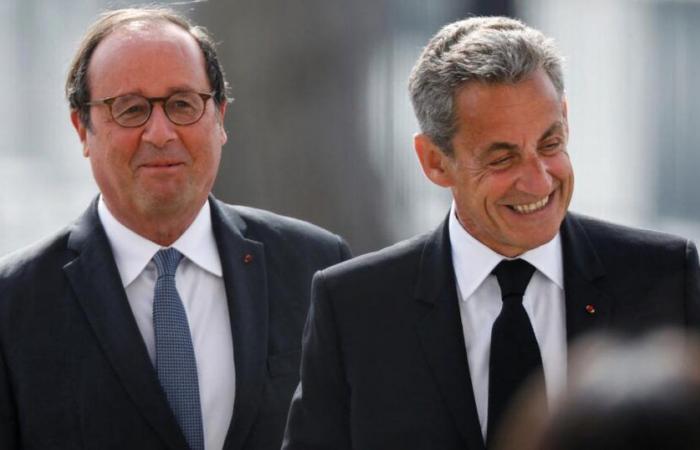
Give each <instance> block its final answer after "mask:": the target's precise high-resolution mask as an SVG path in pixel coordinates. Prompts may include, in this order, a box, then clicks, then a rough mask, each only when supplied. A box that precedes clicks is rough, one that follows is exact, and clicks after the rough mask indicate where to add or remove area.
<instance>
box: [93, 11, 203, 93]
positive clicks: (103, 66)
mask: <svg viewBox="0 0 700 450" xmlns="http://www.w3.org/2000/svg"><path fill="white" fill-rule="evenodd" d="M204 67H205V63H204V55H203V54H202V51H201V49H200V47H199V45H198V43H197V41H196V40H195V39H194V38H193V37H192V36H191V35H190V34H189V33H188V32H187V31H186V30H184V29H182V28H180V27H179V26H177V25H175V24H173V23H170V22H165V21H158V22H130V23H127V24H125V25H123V26H121V27H119V28H117V29H116V30H115V31H113V32H112V33H110V34H109V35H108V36H107V37H105V38H104V39H103V40H102V42H100V43H99V44H98V45H97V48H96V49H95V51H94V53H93V55H92V59H91V61H90V64H89V66H88V81H89V84H90V91H91V96H92V97H93V98H102V97H107V96H115V95H121V94H125V93H140V94H143V95H147V96H160V95H166V94H168V93H170V92H172V91H175V90H182V89H191V90H196V91H208V90H209V89H210V86H209V82H208V78H207V74H206V71H205V68H204Z"/></svg>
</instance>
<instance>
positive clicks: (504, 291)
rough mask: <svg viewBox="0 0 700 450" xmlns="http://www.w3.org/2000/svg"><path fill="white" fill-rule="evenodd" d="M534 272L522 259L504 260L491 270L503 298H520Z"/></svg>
mask: <svg viewBox="0 0 700 450" xmlns="http://www.w3.org/2000/svg"><path fill="white" fill-rule="evenodd" d="M534 272H535V268H534V267H533V266H532V265H531V264H530V263H529V262H527V261H525V260H523V259H513V260H506V259H504V260H503V261H501V262H500V263H498V265H497V266H496V268H495V269H493V274H494V275H496V278H497V279H498V285H499V286H500V287H501V296H502V297H503V298H506V297H510V296H517V297H520V298H522V296H523V294H524V293H525V289H526V288H527V284H528V283H529V282H530V278H532V274H533V273H534Z"/></svg>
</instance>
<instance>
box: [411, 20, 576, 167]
mask: <svg viewBox="0 0 700 450" xmlns="http://www.w3.org/2000/svg"><path fill="white" fill-rule="evenodd" d="M562 65H563V58H562V57H561V55H560V54H559V51H558V50H557V48H556V46H555V45H554V41H553V40H552V39H550V38H547V37H546V36H545V35H544V34H542V33H541V32H540V31H537V30H535V29H533V28H530V27H528V26H526V25H525V24H523V23H522V22H520V21H518V20H515V19H510V18H507V17H471V18H469V19H464V20H460V21H458V22H454V23H451V24H449V25H446V26H445V27H443V28H442V29H441V30H440V31H439V32H438V33H437V34H436V35H435V36H434V37H433V38H432V39H431V40H430V42H428V45H427V46H426V47H425V49H423V52H422V53H421V55H420V57H419V58H418V61H417V62H416V64H415V66H413V70H412V71H411V76H410V78H409V92H410V94H411V101H412V103H413V109H414V111H415V113H416V117H417V118H418V123H419V124H420V128H421V131H422V132H423V133H424V134H426V135H427V136H428V137H429V138H430V139H431V140H432V141H433V143H434V144H435V145H437V146H438V147H439V148H440V149H441V150H442V151H443V152H444V153H445V154H447V155H451V154H452V152H453V149H452V138H453V137H454V134H455V132H456V131H457V118H456V117H455V115H456V111H455V106H454V96H455V93H456V91H457V89H458V88H459V87H461V86H462V85H464V83H467V82H470V81H480V82H485V83H517V82H518V81H521V80H523V79H525V78H526V77H527V76H528V75H531V74H532V73H533V72H535V71H536V70H538V69H540V68H542V69H544V71H545V72H546V73H547V75H548V76H549V78H550V80H551V81H552V84H553V85H554V88H555V89H556V90H557V92H558V93H559V95H560V96H562V95H563V94H564V78H563V75H562Z"/></svg>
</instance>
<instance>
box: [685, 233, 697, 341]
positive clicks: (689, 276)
mask: <svg viewBox="0 0 700 450" xmlns="http://www.w3.org/2000/svg"><path fill="white" fill-rule="evenodd" d="M685 309H686V320H687V325H688V328H689V329H690V330H692V331H695V332H700V266H699V265H698V250H697V248H696V247H695V244H693V243H692V242H690V241H688V243H687V245H686V250H685Z"/></svg>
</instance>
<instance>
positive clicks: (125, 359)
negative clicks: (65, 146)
mask: <svg viewBox="0 0 700 450" xmlns="http://www.w3.org/2000/svg"><path fill="white" fill-rule="evenodd" d="M209 200H210V205H211V215H212V228H213V230H214V236H215V238H216V242H217V247H218V251H219V255H220V258H221V264H222V267H223V273H224V286H225V290H226V297H227V301H228V307H229V315H230V320H231V332H232V337H233V343H234V347H235V351H234V360H235V366H236V399H235V403H234V413H233V416H232V419H231V424H230V426H229V431H228V435H227V438H226V442H225V445H224V448H226V449H239V448H241V447H242V445H243V442H244V440H245V438H246V436H247V434H248V432H249V431H250V427H251V426H252V423H253V421H254V419H255V415H256V413H257V408H258V405H259V399H260V396H261V395H262V390H263V385H264V380H265V364H266V360H267V336H268V330H267V326H268V322H267V311H268V301H267V275H266V270H265V252H264V246H263V244H262V243H261V242H258V241H256V240H254V239H250V238H248V237H247V234H248V227H247V225H246V223H245V221H244V220H243V219H242V218H241V217H240V215H239V214H238V213H236V212H235V211H234V210H233V209H232V208H230V207H227V206H226V205H224V204H223V203H221V202H219V201H218V200H216V199H215V198H214V197H213V196H210V198H209ZM68 248H69V250H72V251H73V252H75V257H74V258H73V259H71V260H70V261H69V262H68V263H67V264H66V265H65V266H64V272H65V274H66V276H67V277H68V279H69V281H70V283H71V286H72V287H73V290H74V291H75V295H76V297H77V300H78V302H79V304H80V305H81V306H82V308H83V311H84V312H85V315H86V318H87V320H88V322H89V323H90V325H91V327H92V329H93V331H94V332H95V336H96V338H97V340H98V342H99V344H100V346H101V347H102V349H103V350H104V353H105V355H106V358H107V359H108V361H109V362H110V364H111V365H112V366H113V368H114V370H115V372H116V373H117V376H118V377H119V379H120V380H121V382H122V384H123V385H124V388H125V390H126V391H127V393H128V395H129V396H130V397H131V399H132V401H133V402H134V404H135V405H136V406H137V408H138V410H139V411H140V412H141V414H143V416H144V417H145V419H146V420H147V421H148V422H149V423H150V424H151V426H152V427H153V428H154V430H155V431H156V432H157V433H158V434H159V435H160V436H161V438H162V439H163V440H164V442H166V443H167V445H168V447H169V448H172V449H183V450H184V449H187V443H186V441H185V438H184V436H183V435H182V433H181V431H180V429H179V427H178V424H177V421H176V420H175V418H174V416H173V414H172V412H171V409H170V407H169V405H168V403H167V400H166V398H165V395H164V394H163V392H162V389H161V386H160V383H159V381H158V377H157V375H156V372H155V370H154V368H153V365H152V364H151V361H150V358H149V357H148V353H147V350H146V346H145V344H144V343H143V339H142V338H141V333H140V331H139V329H138V326H137V325H136V321H135V319H134V316H133V314H132V312H131V309H130V307H129V303H128V300H127V298H126V293H125V292H124V289H123V287H122V284H121V279H120V277H119V272H118V270H117V267H116V264H115V263H114V257H113V254H112V250H111V248H110V244H109V241H108V239H107V236H106V234H105V232H104V229H103V228H102V225H101V223H100V221H99V218H98V215H97V200H96V199H95V200H94V201H93V202H92V204H91V205H90V207H89V208H88V209H87V211H86V212H85V213H84V214H83V215H82V216H81V217H80V218H79V219H78V221H77V222H76V223H75V225H74V226H73V228H72V230H71V231H70V235H69V237H68Z"/></svg>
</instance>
